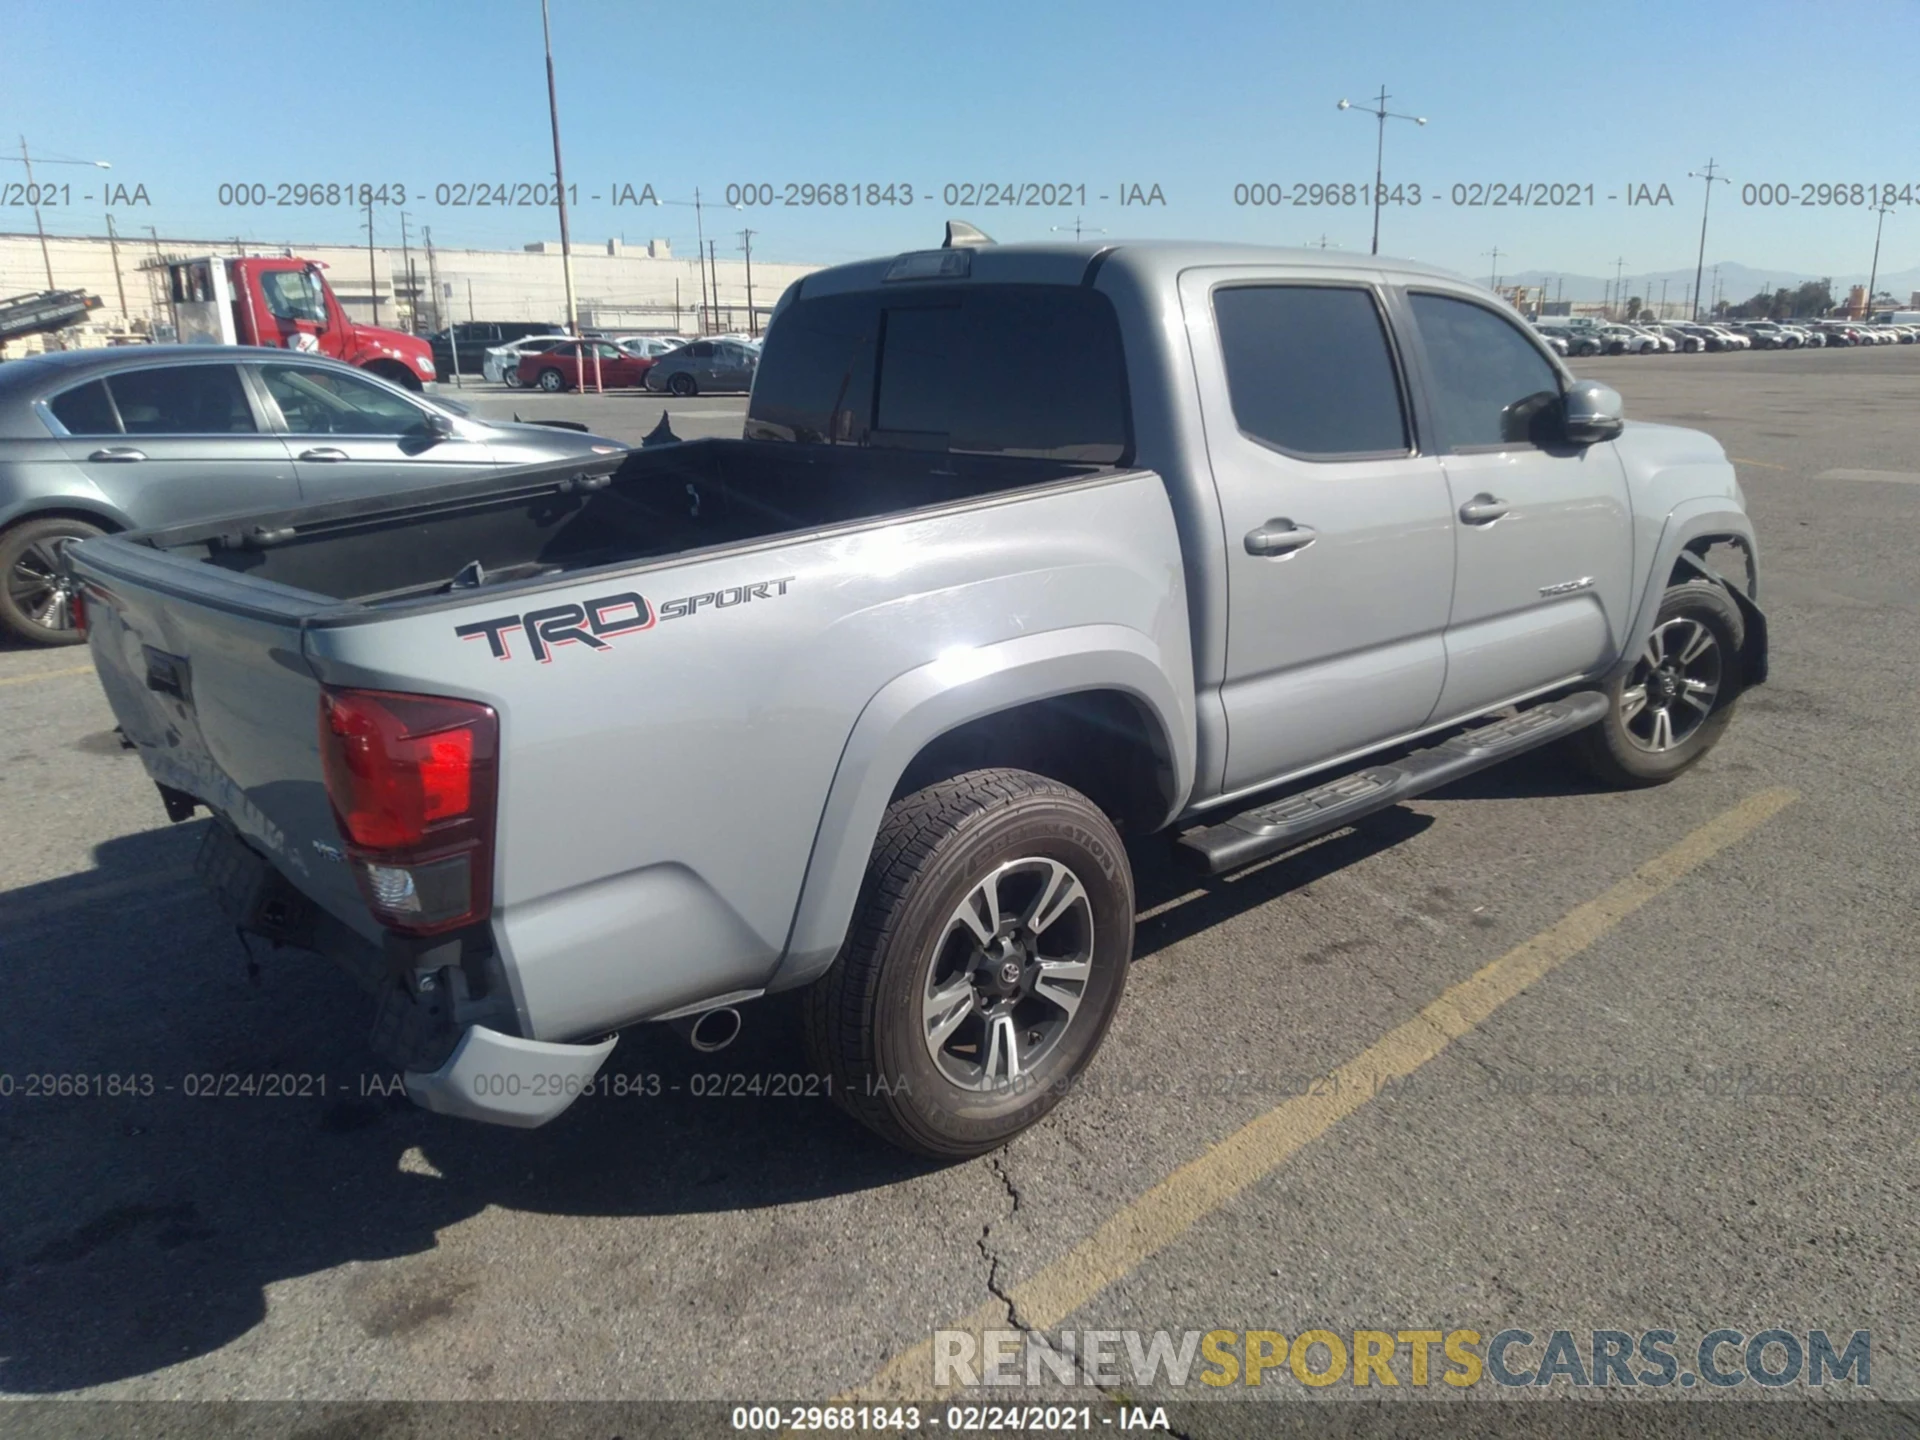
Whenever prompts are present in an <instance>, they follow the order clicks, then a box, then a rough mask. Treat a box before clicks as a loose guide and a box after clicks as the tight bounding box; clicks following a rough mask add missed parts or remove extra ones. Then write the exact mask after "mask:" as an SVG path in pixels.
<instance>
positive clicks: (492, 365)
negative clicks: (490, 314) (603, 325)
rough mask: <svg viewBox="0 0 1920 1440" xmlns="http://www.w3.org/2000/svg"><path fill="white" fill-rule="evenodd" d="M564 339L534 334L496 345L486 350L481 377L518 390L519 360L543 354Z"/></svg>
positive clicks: (556, 336)
mask: <svg viewBox="0 0 1920 1440" xmlns="http://www.w3.org/2000/svg"><path fill="white" fill-rule="evenodd" d="M566 339H567V337H566V336H565V335H535V336H532V337H530V338H528V339H525V340H513V341H509V342H508V343H507V344H505V345H496V346H495V347H494V348H493V349H491V350H489V351H487V358H486V362H485V364H483V365H482V366H481V368H480V375H481V378H482V379H485V380H491V381H493V382H494V383H495V384H499V385H505V386H506V387H507V388H508V389H509V390H518V389H519V388H520V362H521V361H522V360H524V359H525V358H526V357H527V356H529V355H541V354H545V353H546V352H547V351H549V350H551V349H552V348H553V347H554V346H556V345H560V344H563V343H565V341H566Z"/></svg>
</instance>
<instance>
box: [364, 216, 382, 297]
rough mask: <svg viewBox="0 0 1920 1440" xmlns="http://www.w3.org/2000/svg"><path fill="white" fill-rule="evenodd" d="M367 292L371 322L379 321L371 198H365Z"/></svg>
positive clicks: (378, 290)
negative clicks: (370, 307)
mask: <svg viewBox="0 0 1920 1440" xmlns="http://www.w3.org/2000/svg"><path fill="white" fill-rule="evenodd" d="M367 294H368V295H369V296H371V297H372V299H373V323H374V324H376V325H378V324H379V323H380V279H379V277H378V276H377V275H375V274H374V270H373V199H372V197H371V196H369V197H368V199H367Z"/></svg>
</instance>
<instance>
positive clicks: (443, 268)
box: [0, 232, 819, 354]
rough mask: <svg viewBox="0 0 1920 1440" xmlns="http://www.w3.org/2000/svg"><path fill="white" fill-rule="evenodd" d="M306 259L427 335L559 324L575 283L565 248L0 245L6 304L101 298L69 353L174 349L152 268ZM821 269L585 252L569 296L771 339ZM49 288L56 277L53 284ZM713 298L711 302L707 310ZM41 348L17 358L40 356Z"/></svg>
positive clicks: (621, 311) (647, 251)
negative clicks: (469, 327)
mask: <svg viewBox="0 0 1920 1440" xmlns="http://www.w3.org/2000/svg"><path fill="white" fill-rule="evenodd" d="M243 252H244V253H247V254H255V255H299V256H303V257H305V258H307V259H311V260H317V261H319V262H320V263H321V264H322V265H324V266H325V267H326V270H327V283H328V285H329V286H331V287H332V289H333V292H334V294H335V295H337V296H338V297H339V298H340V301H341V303H342V304H343V305H344V306H345V307H346V309H347V312H348V314H349V315H350V316H351V317H352V318H353V319H354V320H357V321H362V322H368V323H373V324H378V325H387V326H391V327H393V328H394V329H398V330H411V331H416V332H419V333H426V332H428V331H432V330H437V329H440V328H441V327H442V326H444V325H446V324H447V323H449V322H452V321H462V320H469V319H478V320H539V321H547V322H551V323H556V324H558V323H563V322H564V321H565V318H566V313H567V306H566V277H565V273H564V268H563V261H562V256H561V254H560V246H559V244H558V242H555V241H539V242H535V243H533V244H529V245H527V246H525V247H524V248H523V249H520V250H449V249H441V248H438V247H435V248H432V249H429V248H427V247H426V246H424V245H419V244H410V245H408V246H406V247H404V248H403V247H401V246H397V245H396V246H376V247H373V248H371V249H369V248H368V247H366V246H346V245H319V244H313V245H309V244H302V243H299V242H289V243H287V244H285V245H272V246H267V245H258V244H247V245H242V244H240V243H239V242H238V241H236V240H235V239H233V238H231V237H229V238H228V239H226V240H220V239H217V238H208V237H204V236H203V237H200V238H186V237H180V236H174V235H165V234H157V233H152V232H147V233H141V234H125V233H122V234H119V235H115V236H107V235H99V236H85V237H74V236H54V235H49V236H47V237H45V239H44V240H43V239H42V238H41V237H40V236H38V235H36V234H33V233H31V232H28V233H7V234H0V297H4V296H8V295H18V294H24V293H29V292H34V291H41V290H85V291H86V292H87V293H88V294H90V295H97V296H99V297H100V302H101V304H100V308H99V309H97V310H95V311H93V312H92V313H91V317H90V320H89V323H88V324H87V325H86V326H85V327H84V328H83V331H82V333H81V334H79V335H73V334H71V333H69V334H68V337H67V339H66V341H65V343H67V344H72V343H76V342H77V343H80V344H89V343H92V344H105V343H108V342H109V340H110V339H111V338H112V337H114V336H116V335H126V334H134V335H143V336H155V337H157V338H168V335H169V331H168V329H167V327H168V324H169V320H168V312H167V301H166V294H165V290H164V287H163V286H162V285H161V283H160V281H159V278H158V275H157V266H158V265H159V264H160V263H161V262H162V261H164V260H169V259H174V260H177V259H183V258H187V257H190V256H196V255H236V254H240V253H243ZM818 268H819V267H818V266H814V265H794V264H783V263H779V262H768V261H761V260H757V259H748V258H747V257H745V256H740V255H737V254H736V255H735V256H734V257H732V258H727V257H724V256H720V257H715V258H713V259H710V260H709V262H708V263H707V264H706V265H704V266H703V265H702V264H701V262H700V260H699V259H698V258H697V257H696V256H693V255H686V256H678V255H675V254H673V253H672V247H671V246H670V245H669V244H668V243H667V242H666V241H664V240H653V241H649V242H648V243H646V244H644V245H627V244H624V243H622V242H621V241H619V240H606V241H603V242H598V243H585V242H580V243H576V244H575V245H574V247H573V276H574V293H575V296H576V298H577V305H578V309H579V317H580V324H581V326H582V327H583V328H587V329H606V330H621V331H658V332H660V333H662V334H667V333H674V334H693V333H696V332H699V333H714V332H724V331H738V332H747V331H757V330H760V329H764V328H765V325H766V320H767V316H768V315H769V314H770V313H771V311H772V309H773V306H774V302H775V301H777V300H778V299H779V298H780V294H781V292H782V291H783V290H785V289H786V287H787V286H788V285H789V284H791V283H792V282H793V281H794V280H797V279H798V278H800V277H801V276H802V275H805V274H807V273H809V272H810V271H813V270H815V269H818ZM49 276H51V278H49ZM703 297H704V299H703ZM38 348H40V342H39V341H38V339H37V338H36V339H35V340H32V341H28V342H24V344H16V346H15V348H14V351H13V353H16V354H18V353H23V351H24V350H26V349H38Z"/></svg>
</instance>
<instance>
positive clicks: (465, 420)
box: [0, 346, 624, 645]
mask: <svg viewBox="0 0 1920 1440" xmlns="http://www.w3.org/2000/svg"><path fill="white" fill-rule="evenodd" d="M623 448H624V447H623V446H621V445H620V444H618V442H616V441H612V440H603V439H601V438H599V437H597V436H594V435H587V434H581V433H578V432H574V431H570V430H558V429H553V428H551V427H548V426H540V425H507V424H500V423H497V422H494V421H486V420H480V419H477V418H475V417H474V416H472V415H470V414H468V413H467V411H466V410H465V409H464V408H463V407H461V406H459V405H456V404H454V403H452V402H451V401H449V400H446V399H444V398H430V397H428V396H425V395H423V394H417V393H411V392H408V391H405V390H403V389H401V388H400V387H398V386H396V385H393V384H390V383H389V382H387V381H385V380H381V379H379V378H377V377H375V376H372V375H369V374H368V373H367V372H366V371H365V370H362V369H356V368H354V367H352V366H348V365H343V364H340V363H338V362H335V361H332V360H328V359H325V358H324V357H321V356H317V355H295V354H291V353H289V352H288V351H285V350H271V349H256V348H253V347H250V346H249V347H234V348H231V349H222V350H220V351H218V352H214V351H209V350H206V349H202V348H199V347H193V348H187V347H173V346H166V347H156V348H147V347H140V348H132V347H127V348H116V349H100V350H69V351H64V352H58V353H54V354H47V355H38V356H34V357H32V358H30V359H26V360H20V361H16V362H12V363H9V364H7V365H0V577H4V589H0V627H4V629H5V630H6V631H7V632H8V633H10V634H11V635H13V636H14V637H16V638H18V639H22V640H27V641H31V642H33V643H35V644H42V645H57V644H63V643H67V642H70V641H75V640H78V639H79V638H80V636H79V634H78V632H77V631H76V630H75V629H74V628H73V616H72V612H71V607H70V604H69V602H70V600H71V598H72V593H73V592H72V589H71V586H70V584H69V582H68V581H67V580H66V579H65V578H64V576H63V575H62V573H61V571H60V568H59V566H58V564H57V563H56V562H57V559H58V551H59V550H61V549H62V548H63V547H64V546H65V545H67V544H68V543H70V542H71V541H73V540H76V539H81V538H85V537H87V536H92V535H98V534H100V533H102V532H103V531H112V530H129V529H146V528H149V527H152V526H156V525H174V524H180V523H183V522H187V521H198V520H205V519H208V518H211V517H215V516H225V515H235V514H245V513H249V512H259V511H262V510H276V509H285V508H286V507H288V506H291V505H297V504H301V503H303V502H305V503H313V504H318V503H320V502H323V501H328V500H336V499H348V498H356V497H362V496H368V495H378V494H383V493H386V492H389V491H396V490H407V489H413V488H416V487H420V486H427V485H440V484H445V483H446V482H448V481H453V480H470V479H472V478H474V477H475V476H476V475H481V474H485V473H489V472H491V471H492V470H493V469H495V468H496V467H498V466H501V465H518V464H525V463H528V462H530V461H536V460H546V459H558V458H561V457H564V456H592V455H612V454H616V453H618V452H619V451H621V450H622V449H623Z"/></svg>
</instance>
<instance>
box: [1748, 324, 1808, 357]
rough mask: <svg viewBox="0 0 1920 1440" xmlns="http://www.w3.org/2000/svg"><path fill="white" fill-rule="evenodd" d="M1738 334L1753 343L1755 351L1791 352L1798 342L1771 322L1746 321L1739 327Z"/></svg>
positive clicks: (1782, 328)
mask: <svg viewBox="0 0 1920 1440" xmlns="http://www.w3.org/2000/svg"><path fill="white" fill-rule="evenodd" d="M1740 333H1741V334H1743V335H1745V336H1746V337H1747V338H1748V339H1749V340H1750V341H1752V342H1753V347H1754V349H1756V350H1792V349H1795V348H1797V347H1798V344H1799V342H1798V341H1797V340H1794V339H1793V338H1792V337H1791V336H1789V335H1788V334H1787V331H1786V329H1785V327H1783V326H1780V325H1776V324H1774V323H1773V322H1772V321H1771V320H1748V321H1745V322H1744V323H1743V324H1742V325H1741V326H1740Z"/></svg>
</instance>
